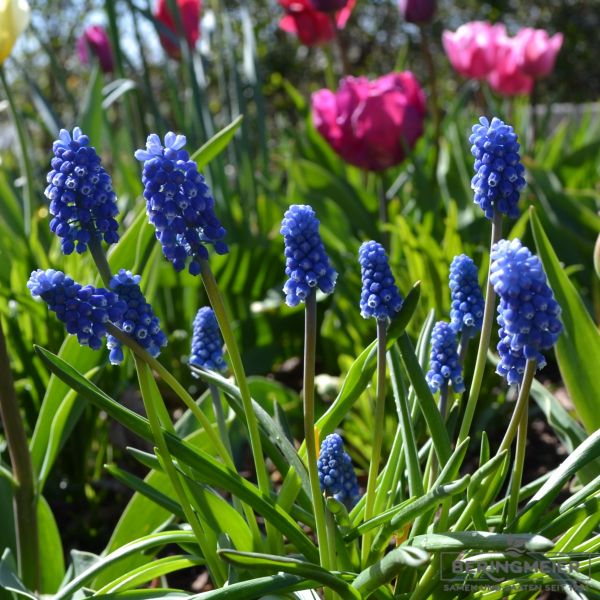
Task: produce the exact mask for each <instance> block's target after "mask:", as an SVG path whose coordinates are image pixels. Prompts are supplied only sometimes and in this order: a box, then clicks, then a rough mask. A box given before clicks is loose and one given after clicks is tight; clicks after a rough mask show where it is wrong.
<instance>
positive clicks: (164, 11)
mask: <svg viewBox="0 0 600 600" xmlns="http://www.w3.org/2000/svg"><path fill="white" fill-rule="evenodd" d="M175 4H176V5H177V8H178V10H179V19H180V24H181V28H182V32H181V33H183V35H184V36H185V40H186V42H187V44H188V46H189V47H190V48H194V46H195V45H196V42H197V41H198V39H199V38H200V11H201V10H202V2H201V0H176V2H175ZM154 17H155V18H156V20H157V21H160V22H161V23H162V24H163V25H164V26H165V27H166V28H167V29H169V30H170V31H171V32H172V33H173V34H174V35H175V36H176V37H179V31H178V27H177V26H176V24H177V20H176V19H174V18H173V14H172V13H171V8H170V5H169V2H168V0H158V2H157V3H156V8H155V11H154ZM160 43H161V44H162V46H163V48H164V49H165V50H166V52H167V54H168V55H169V56H170V57H171V58H175V59H180V58H181V51H180V49H179V44H177V42H175V41H174V40H173V39H171V38H170V37H168V36H166V35H162V34H161V35H160Z"/></svg>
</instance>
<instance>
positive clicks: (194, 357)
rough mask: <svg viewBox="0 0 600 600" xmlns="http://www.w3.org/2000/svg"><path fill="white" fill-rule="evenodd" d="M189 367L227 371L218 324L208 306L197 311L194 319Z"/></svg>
mask: <svg viewBox="0 0 600 600" xmlns="http://www.w3.org/2000/svg"><path fill="white" fill-rule="evenodd" d="M190 365H196V366H197V367H202V368H204V369H208V370H210V371H225V370H226V369H227V363H226V362H225V359H224V358H223V340H222V338H221V332H220V331H219V324H218V323H217V318H216V317H215V313H214V312H213V310H212V308H209V307H208V306H203V307H202V308H201V309H199V310H198V312H197V313H196V317H195V318H194V333H193V335H192V352H191V355H190Z"/></svg>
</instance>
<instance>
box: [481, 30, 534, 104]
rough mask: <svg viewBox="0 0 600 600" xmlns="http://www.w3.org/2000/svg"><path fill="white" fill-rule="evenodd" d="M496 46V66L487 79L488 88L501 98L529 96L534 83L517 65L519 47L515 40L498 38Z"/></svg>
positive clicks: (519, 52) (504, 37) (505, 37)
mask: <svg viewBox="0 0 600 600" xmlns="http://www.w3.org/2000/svg"><path fill="white" fill-rule="evenodd" d="M496 44H497V51H496V64H495V66H494V68H493V69H492V71H491V73H490V74H489V75H488V77H487V81H488V83H489V84H490V87H491V88H492V89H493V90H494V91H495V92H498V93H499V94H502V95H503V96H518V95H520V94H530V93H531V90H532V89H533V83H534V82H533V78H532V77H530V76H529V75H527V74H526V73H524V72H523V71H522V70H521V67H520V65H519V57H520V54H521V46H520V44H519V42H518V40H517V38H511V37H508V36H500V37H499V38H498V39H497V40H496Z"/></svg>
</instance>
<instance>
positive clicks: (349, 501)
mask: <svg viewBox="0 0 600 600" xmlns="http://www.w3.org/2000/svg"><path fill="white" fill-rule="evenodd" d="M317 468H318V471H319V484H320V486H321V490H322V491H323V492H324V493H325V494H326V495H327V496H333V497H334V498H335V499H336V500H338V501H340V502H342V503H344V504H345V505H346V506H347V507H348V508H352V507H353V506H354V505H355V504H356V502H357V501H358V498H359V491H358V481H357V479H356V473H355V472H354V467H353V466H352V459H351V458H350V456H349V455H348V454H347V453H346V452H344V442H343V441H342V438H341V437H340V436H339V435H338V434H337V433H332V434H331V435H328V436H327V437H326V438H325V439H324V440H323V443H322V444H321V452H320V454H319V460H318V461H317Z"/></svg>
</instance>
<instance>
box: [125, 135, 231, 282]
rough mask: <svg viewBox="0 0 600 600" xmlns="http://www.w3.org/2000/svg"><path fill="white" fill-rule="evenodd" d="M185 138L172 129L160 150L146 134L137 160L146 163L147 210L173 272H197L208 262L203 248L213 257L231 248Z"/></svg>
mask: <svg viewBox="0 0 600 600" xmlns="http://www.w3.org/2000/svg"><path fill="white" fill-rule="evenodd" d="M185 143H186V139H185V136H183V135H176V134H175V133H173V132H172V131H170V132H169V133H167V134H166V135H165V139H164V146H163V145H162V143H161V140H160V138H159V137H158V135H156V134H155V133H153V134H151V135H149V136H148V139H147V141H146V149H145V150H137V151H136V152H135V157H136V158H137V159H138V160H139V161H142V162H143V163H144V167H143V173H142V183H143V184H144V198H145V199H146V212H147V214H148V218H149V220H150V223H151V224H152V225H154V228H155V230H156V238H157V239H158V240H159V242H160V243H161V245H162V249H163V254H164V256H165V258H166V259H167V260H168V261H169V262H171V264H172V265H173V267H174V268H175V270H176V271H181V270H183V269H184V268H185V266H186V264H187V263H188V259H191V260H190V261H189V266H188V270H189V272H190V273H191V274H192V275H198V274H199V273H200V260H201V259H208V250H207V249H206V246H207V245H211V246H212V247H213V248H214V250H215V252H216V253H217V254H226V253H227V252H228V251H229V249H228V247H227V244H226V243H225V242H224V241H223V238H224V237H225V233H226V232H225V229H224V228H223V226H222V225H221V223H220V221H219V219H218V218H217V216H216V214H215V201H214V198H213V196H212V194H211V191H210V189H209V187H208V185H207V184H206V181H205V179H204V177H203V176H202V174H201V173H199V172H198V167H197V165H196V163H195V162H194V161H193V160H190V157H189V154H188V153H187V152H186V151H185V150H184V149H183V147H184V146H185Z"/></svg>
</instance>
